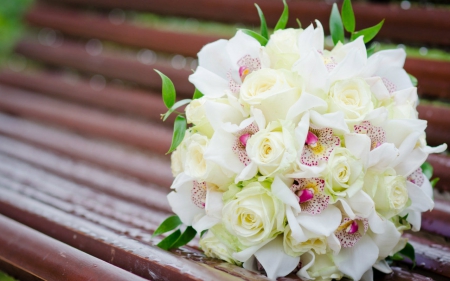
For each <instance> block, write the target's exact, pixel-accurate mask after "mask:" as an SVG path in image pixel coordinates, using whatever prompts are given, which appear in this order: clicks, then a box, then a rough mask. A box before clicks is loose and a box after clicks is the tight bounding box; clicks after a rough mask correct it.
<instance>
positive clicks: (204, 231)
mask: <svg viewBox="0 0 450 281" xmlns="http://www.w3.org/2000/svg"><path fill="white" fill-rule="evenodd" d="M206 232H208V229H205V230H203V231H202V232H201V233H200V238H202V237H203V235H205V233H206Z"/></svg>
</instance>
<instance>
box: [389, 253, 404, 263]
mask: <svg viewBox="0 0 450 281" xmlns="http://www.w3.org/2000/svg"><path fill="white" fill-rule="evenodd" d="M391 259H392V260H393V261H402V260H403V256H402V255H400V254H399V253H395V254H394V255H393V256H392V257H391Z"/></svg>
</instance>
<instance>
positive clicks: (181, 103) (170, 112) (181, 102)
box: [163, 99, 192, 121]
mask: <svg viewBox="0 0 450 281" xmlns="http://www.w3.org/2000/svg"><path fill="white" fill-rule="evenodd" d="M191 101H192V100H191V99H184V100H180V101H177V102H176V103H175V104H174V105H172V107H171V108H169V110H168V111H167V112H166V113H165V114H164V116H163V121H166V120H167V118H168V117H169V116H170V114H172V112H174V111H175V109H177V108H179V107H181V106H183V105H185V104H188V103H190V102H191Z"/></svg>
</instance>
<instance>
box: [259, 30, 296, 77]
mask: <svg viewBox="0 0 450 281" xmlns="http://www.w3.org/2000/svg"><path fill="white" fill-rule="evenodd" d="M302 32H303V29H293V28H288V29H279V30H277V31H275V33H274V34H272V35H271V36H270V39H269V42H267V45H266V47H265V48H264V50H265V52H266V53H267V54H268V55H269V58H270V66H271V68H274V69H279V68H285V69H289V70H290V69H291V68H292V65H293V64H294V63H295V62H296V61H297V60H298V59H299V58H300V50H299V48H298V37H299V36H300V34H301V33H302Z"/></svg>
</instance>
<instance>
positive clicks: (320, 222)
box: [297, 205, 342, 236]
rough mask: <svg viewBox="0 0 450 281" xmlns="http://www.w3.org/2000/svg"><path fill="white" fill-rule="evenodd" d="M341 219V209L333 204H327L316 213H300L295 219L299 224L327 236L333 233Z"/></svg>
mask: <svg viewBox="0 0 450 281" xmlns="http://www.w3.org/2000/svg"><path fill="white" fill-rule="evenodd" d="M341 219H342V215H341V211H340V210H339V209H338V208H337V207H335V206H333V205H328V207H327V208H326V209H325V210H323V211H322V212H321V213H320V214H317V215H309V214H307V213H300V214H299V215H298V216H297V221H298V223H299V224H300V225H301V226H303V227H304V228H306V229H307V230H309V231H311V232H313V233H315V234H318V235H323V236H329V235H330V234H331V233H333V232H334V231H335V230H336V229H337V228H338V226H339V225H340V223H341Z"/></svg>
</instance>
